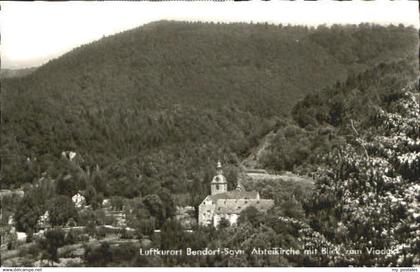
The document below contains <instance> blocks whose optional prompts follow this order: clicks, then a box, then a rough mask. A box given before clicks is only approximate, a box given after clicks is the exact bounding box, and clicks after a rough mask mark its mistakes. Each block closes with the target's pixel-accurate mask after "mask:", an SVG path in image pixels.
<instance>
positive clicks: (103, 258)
mask: <svg viewBox="0 0 420 272" xmlns="http://www.w3.org/2000/svg"><path fill="white" fill-rule="evenodd" d="M84 259H85V261H86V264H87V266H94V267H101V266H106V265H107V264H108V263H109V262H112V259H113V254H112V249H111V246H110V245H109V243H107V242H103V243H101V245H100V246H99V247H95V248H92V247H87V248H86V249H85V255H84Z"/></svg>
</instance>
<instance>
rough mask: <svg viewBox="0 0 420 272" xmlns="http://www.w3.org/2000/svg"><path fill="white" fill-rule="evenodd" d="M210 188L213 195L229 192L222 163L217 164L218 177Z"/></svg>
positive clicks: (216, 176) (215, 177) (214, 178)
mask: <svg viewBox="0 0 420 272" xmlns="http://www.w3.org/2000/svg"><path fill="white" fill-rule="evenodd" d="M210 188H211V195H215V194H220V193H225V192H227V189H228V188H227V180H226V178H225V176H223V170H222V164H221V163H220V161H218V162H217V166H216V175H215V176H214V177H213V180H212V181H211V185H210Z"/></svg>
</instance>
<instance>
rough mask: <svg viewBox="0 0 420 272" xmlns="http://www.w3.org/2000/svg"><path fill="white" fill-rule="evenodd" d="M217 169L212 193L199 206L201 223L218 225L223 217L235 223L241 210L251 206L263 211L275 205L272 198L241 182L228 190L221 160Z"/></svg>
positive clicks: (232, 223)
mask: <svg viewBox="0 0 420 272" xmlns="http://www.w3.org/2000/svg"><path fill="white" fill-rule="evenodd" d="M216 169H217V170H216V175H215V176H214V177H213V179H212V181H211V183H210V190H211V194H210V195H208V196H207V197H206V198H205V199H204V200H203V202H201V204H200V206H199V208H198V209H199V210H198V223H199V224H200V225H203V226H208V225H213V226H214V227H217V226H218V225H219V223H220V221H221V220H222V218H225V219H226V220H228V221H229V223H230V224H231V225H235V224H236V223H237V220H238V217H239V214H240V213H241V211H243V210H244V209H246V208H248V207H250V206H253V207H255V208H256V209H257V210H258V211H262V212H265V211H267V210H269V209H270V208H271V207H273V206H274V201H273V200H272V199H261V198H260V194H259V193H258V192H257V191H249V192H248V191H246V190H245V189H244V187H243V186H242V185H241V183H240V182H238V185H237V186H236V189H235V190H233V191H228V183H227V180H226V177H225V176H224V175H223V170H222V165H221V163H220V162H218V163H217V168H216Z"/></svg>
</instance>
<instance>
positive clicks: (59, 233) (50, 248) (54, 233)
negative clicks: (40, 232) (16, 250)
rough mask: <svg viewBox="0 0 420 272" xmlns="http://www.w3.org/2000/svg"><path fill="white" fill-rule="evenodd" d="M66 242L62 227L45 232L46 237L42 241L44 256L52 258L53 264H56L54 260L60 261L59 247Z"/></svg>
mask: <svg viewBox="0 0 420 272" xmlns="http://www.w3.org/2000/svg"><path fill="white" fill-rule="evenodd" d="M64 242H65V233H64V231H63V230H62V229H53V230H49V231H47V232H45V238H44V239H43V240H41V241H40V244H41V245H40V246H41V248H42V250H43V252H42V254H43V258H46V259H48V260H50V261H51V266H53V265H54V263H53V262H59V258H58V254H57V249H58V248H59V247H61V246H63V245H64V244H65V243H64Z"/></svg>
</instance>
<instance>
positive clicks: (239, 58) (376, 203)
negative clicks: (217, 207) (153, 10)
mask: <svg viewBox="0 0 420 272" xmlns="http://www.w3.org/2000/svg"><path fill="white" fill-rule="evenodd" d="M417 52H418V32H417V30H416V29H414V28H411V27H404V26H402V25H400V26H392V25H390V26H378V25H371V24H361V25H358V26H355V25H354V26H353V25H351V26H338V25H334V26H332V27H325V26H319V27H317V28H310V27H303V26H282V25H269V24H251V25H250V24H213V23H186V22H157V23H153V24H149V25H146V26H143V27H140V28H137V29H133V30H130V31H126V32H123V33H120V34H117V35H114V36H110V37H105V38H103V39H101V40H99V41H97V42H94V43H91V44H88V45H85V46H82V47H80V48H77V49H74V50H73V51H71V52H70V53H68V54H65V55H64V56H62V57H60V58H58V59H56V60H52V61H50V62H49V63H47V64H46V65H44V66H42V67H39V68H38V69H36V70H35V71H34V72H33V73H31V74H30V75H27V76H25V77H18V78H10V79H4V80H2V92H1V103H2V131H1V133H2V134H1V136H2V144H1V157H2V161H1V164H2V165H1V166H2V172H1V186H2V188H20V187H23V189H24V191H25V195H24V197H23V198H22V199H19V201H16V200H13V199H7V201H8V202H7V203H10V205H9V207H7V209H6V210H7V211H8V212H10V213H11V214H14V219H15V220H16V227H17V229H18V230H19V231H24V232H27V233H29V234H32V233H33V232H35V231H36V230H37V221H38V219H39V217H40V216H41V215H43V214H44V213H45V212H46V211H48V212H49V214H50V220H52V221H51V223H52V224H53V226H54V227H61V226H64V225H66V224H67V222H68V221H69V220H70V219H72V220H74V221H76V223H78V224H81V225H84V226H86V228H88V229H90V232H89V233H90V234H92V235H93V236H95V235H96V236H100V234H98V233H97V231H96V230H95V224H96V225H97V224H99V223H98V222H102V223H104V222H105V221H106V218H105V216H104V215H103V214H100V211H98V210H99V208H100V207H101V205H102V203H103V199H111V202H112V204H111V205H112V206H113V207H115V208H116V209H118V210H123V209H125V210H124V211H123V212H124V213H125V214H126V215H127V221H128V225H129V226H130V227H133V228H134V229H136V235H137V237H138V238H139V239H141V238H142V237H144V236H148V237H150V239H151V243H152V246H157V247H160V248H162V249H165V248H176V247H181V246H182V247H188V246H190V247H193V248H203V247H209V248H214V247H220V246H221V247H223V246H226V247H230V248H235V247H241V248H245V249H247V250H249V249H251V248H252V247H253V246H255V245H261V247H265V248H270V247H293V248H302V247H304V246H305V245H307V243H306V242H310V243H312V244H313V245H314V247H317V246H322V245H328V246H329V247H330V248H335V249H337V252H341V253H342V252H343V250H345V249H346V247H348V248H352V249H353V248H358V247H360V248H362V247H365V246H366V245H373V246H376V247H381V246H389V247H399V246H401V247H402V248H406V249H405V250H406V251H404V257H403V258H402V259H400V256H401V254H398V255H395V256H394V255H392V256H390V257H389V258H388V257H387V258H386V259H384V258H381V257H378V258H377V259H375V258H368V259H363V258H364V257H363V256H361V257H354V258H351V257H348V255H346V254H341V253H340V254H338V256H335V257H334V258H333V259H329V258H327V257H325V256H317V255H316V256H311V257H306V258H304V257H290V258H283V257H281V258H278V257H277V258H271V257H261V256H251V255H249V254H248V255H244V256H242V257H241V258H236V259H231V258H218V257H215V258H196V259H188V258H186V259H173V258H142V257H138V256H137V255H136V257H135V258H129V257H128V256H132V255H134V254H127V252H138V247H139V245H138V244H129V245H127V246H123V247H120V248H113V247H112V245H110V244H107V243H102V244H101V245H100V246H99V247H89V246H87V245H86V248H85V255H84V257H83V258H84V259H83V260H84V263H85V264H86V265H91V266H97V265H121V264H126V265H134V266H136V265H137V266H139V265H151V266H159V265H168V264H172V265H208V266H214V265H216V266H226V265H233V266H235V265H236V266H238V265H247V266H253V265H257V266H258V265H271V266H278V265H318V266H319V265H388V264H391V263H392V264H394V265H412V264H413V263H415V262H416V261H418V260H419V257H418V256H416V255H415V252H413V251H410V248H411V249H412V248H415V247H416V246H417V248H418V240H415V239H413V237H415V232H414V233H413V229H412V228H413V224H417V225H414V226H418V222H417V221H416V220H418V217H417V219H416V217H415V214H417V213H418V211H415V210H413V208H412V206H413V205H414V204H413V203H415V201H418V199H417V200H416V199H415V197H414V194H415V192H416V190H417V191H418V188H417V187H416V186H415V183H416V181H417V182H418V179H417V178H418V177H419V176H420V173H419V158H418V154H419V153H418V152H419V144H418V143H419V142H418V141H419V140H418V135H419V131H418V128H419V124H418V117H419V116H418V101H417V100H416V97H418V86H417V84H415V83H413V81H415V80H416V77H417V73H418V63H417V62H416V61H417V59H416V58H417ZM269 132H275V133H274V136H273V137H272V139H270V145H269V146H268V147H267V148H266V150H264V152H263V154H262V156H261V157H260V158H259V161H258V163H259V164H260V165H261V166H263V167H265V168H267V169H271V170H273V171H284V170H288V171H294V172H297V173H303V174H308V175H311V176H313V177H314V178H315V180H316V183H315V188H314V192H313V196H312V191H305V192H301V191H300V190H299V189H294V188H293V186H290V193H291V194H290V195H289V196H285V197H283V194H285V192H284V190H285V189H284V188H279V187H280V185H279V184H275V183H273V182H268V181H267V182H265V181H262V182H261V183H259V184H258V188H254V189H257V190H258V191H260V192H261V193H262V196H266V197H270V198H271V197H272V198H274V199H275V207H274V208H273V209H271V210H270V211H269V212H268V213H267V214H260V213H258V212H257V211H256V210H252V209H247V210H245V211H244V212H243V214H241V216H240V221H239V222H240V223H239V224H238V226H237V229H235V228H229V227H226V228H222V229H221V230H218V231H215V230H214V229H212V228H204V229H202V228H196V229H195V230H194V232H192V233H186V232H184V230H183V228H182V226H181V225H180V223H179V222H177V221H176V220H175V219H174V213H175V207H176V206H177V205H181V206H182V205H191V206H197V205H198V204H199V203H200V202H201V201H202V200H203V198H204V196H206V195H207V194H208V191H209V182H210V179H211V176H212V175H213V173H214V169H213V167H214V166H215V162H216V161H217V159H220V160H222V161H223V163H224V164H225V165H226V167H225V169H224V170H225V175H226V177H227V179H228V181H229V183H230V184H229V186H234V185H235V184H236V180H237V178H238V175H239V169H240V167H239V166H240V162H241V160H242V159H244V158H245V157H247V156H248V155H249V153H250V150H251V149H252V148H253V147H255V146H256V145H258V143H259V141H260V139H262V138H263V137H264V136H265V135H267V134H268V133H269ZM394 140H395V141H397V143H396V144H394V143H393V141H394ZM63 151H64V155H65V156H63ZM71 152H75V154H77V155H76V156H75V158H74V159H72V160H69V159H68V157H67V156H68V154H70V153H71ZM337 161H338V162H339V163H338V164H337ZM288 186H289V185H288ZM288 188H289V187H288ZM230 189H231V188H230ZM288 190H289V189H288ZM79 191H82V192H83V194H84V195H85V196H86V201H87V204H88V205H89V206H90V207H91V208H92V211H91V212H90V213H86V214H78V213H77V211H75V209H74V206H73V203H72V202H71V196H73V195H74V194H76V193H77V192H79ZM273 196H277V197H273ZM280 196H281V197H280ZM344 196H345V197H344ZM394 198H397V199H403V198H404V199H405V200H404V201H405V202H404V204H398V205H397V204H393V203H394V202H395V201H393V199H394ZM350 200H351V203H350V202H348V201H350ZM15 202H17V203H15ZM2 205H3V204H2ZM123 207H124V208H123ZM417 207H418V206H417ZM379 208H380V209H379ZM370 211H381V213H380V214H375V215H374V214H373V213H369V212H370ZM355 215H357V216H355ZM385 215H386V218H385V217H384V216H385ZM375 216H376V217H375ZM4 218H6V217H4ZM367 219H372V221H368V222H366V220H367ZM384 220H385V221H386V222H385V221H384ZM401 220H403V223H401ZM360 222H364V224H365V227H358V226H359V225H360V224H359V223H360ZM385 223H386V226H387V227H384V226H383V225H382V227H381V224H385ZM156 228H159V229H161V231H162V232H161V235H160V236H159V237H155V236H153V230H154V229H156ZM391 229H392V230H393V231H394V233H393V234H392V236H391V235H389V233H388V231H390V230H391ZM384 231H385V232H384ZM348 233H352V235H348ZM67 236H68V234H67ZM67 236H66V237H67ZM48 237H50V238H51V239H53V240H54V241H58V242H57V245H56V247H55V250H52V251H51V252H52V253H51V252H50V253H48V254H49V255H48V256H49V257H48V258H49V259H50V260H51V261H56V260H57V252H56V250H57V247H60V246H63V245H64V244H65V243H68V244H71V243H72V242H65V241H64V234H62V233H60V232H59V231H58V232H57V233H56V232H54V233H52V234H51V235H50V236H48ZM48 237H46V238H45V239H49V238H48ZM210 237H211V239H210ZM384 237H385V238H386V239H385V240H384V239H382V238H384ZM73 238H74V237H73ZM73 238H72V239H73ZM66 239H67V238H66ZM74 239H76V238H74ZM74 239H73V240H71V239H69V241H70V240H71V241H73V242H74V241H75V240H74ZM42 241H43V242H42V243H46V242H45V240H42ZM66 241H67V240H66ZM305 241H306V242H305ZM360 241H362V242H360ZM382 241H385V242H382ZM79 242H80V241H79ZM383 243H385V244H383ZM42 245H43V246H44V248H45V250H46V251H47V252H48V250H50V247H49V246H50V244H48V243H47V244H42ZM41 248H42V247H41ZM34 254H35V253H34Z"/></svg>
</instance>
